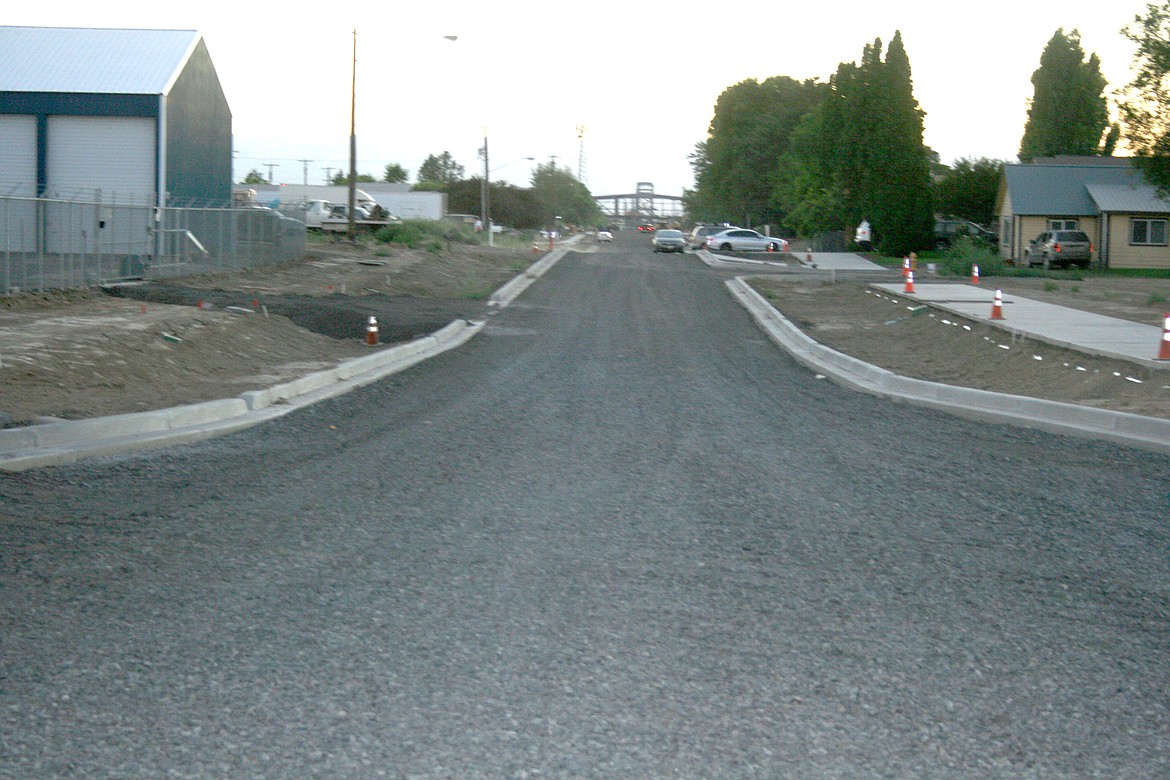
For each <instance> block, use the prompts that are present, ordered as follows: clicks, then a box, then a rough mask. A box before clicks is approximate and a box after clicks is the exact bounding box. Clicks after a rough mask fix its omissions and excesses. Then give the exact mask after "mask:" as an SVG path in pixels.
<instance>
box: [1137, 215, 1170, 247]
mask: <svg viewBox="0 0 1170 780" xmlns="http://www.w3.org/2000/svg"><path fill="white" fill-rule="evenodd" d="M1168 222H1170V220H1165V219H1139V218H1138V217H1133V218H1131V219H1130V220H1129V243H1130V244H1131V245H1137V246H1166V244H1167V240H1166V238H1167V231H1166V227H1167V223H1168Z"/></svg>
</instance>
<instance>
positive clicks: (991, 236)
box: [934, 219, 999, 249]
mask: <svg viewBox="0 0 1170 780" xmlns="http://www.w3.org/2000/svg"><path fill="white" fill-rule="evenodd" d="M960 236H970V237H971V238H974V239H978V240H980V241H986V242H987V243H989V244H991V245H992V246H998V245H999V235H998V234H997V233H996V232H995V231H993V230H988V229H987V228H985V227H983V226H982V225H978V224H976V223H974V222H971V221H970V220H966V219H936V220H935V222H934V244H935V248H936V249H946V248H948V247H949V246H950V245H951V244H953V243H954V242H955V239H957V238H959V237H960Z"/></svg>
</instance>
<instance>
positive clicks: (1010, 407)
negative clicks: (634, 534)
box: [726, 276, 1170, 454]
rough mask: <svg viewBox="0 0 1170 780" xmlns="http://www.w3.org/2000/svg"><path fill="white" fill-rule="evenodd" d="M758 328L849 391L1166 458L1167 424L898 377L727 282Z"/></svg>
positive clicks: (741, 284)
mask: <svg viewBox="0 0 1170 780" xmlns="http://www.w3.org/2000/svg"><path fill="white" fill-rule="evenodd" d="M726 284H727V287H728V289H729V290H730V291H731V294H732V295H733V296H734V297H735V298H736V300H738V301H739V303H740V304H741V305H742V306H743V307H744V308H746V309H747V310H748V312H749V313H750V314H751V315H752V317H753V318H754V319H755V320H756V323H757V324H758V325H759V326H760V328H761V329H763V331H764V332H765V333H766V334H767V335H768V337H769V338H771V339H772V341H773V342H775V343H776V344H778V345H779V346H781V347H783V348H784V349H785V350H787V351H788V352H789V353H791V354H792V356H793V357H794V358H796V360H797V361H799V362H800V363H802V364H804V365H805V366H807V367H809V368H812V369H814V370H816V371H818V372H820V373H823V374H825V375H826V376H828V377H830V378H831V379H833V381H835V382H837V383H838V384H841V385H843V386H845V387H848V388H850V389H853V390H859V391H861V392H864V393H870V394H872V395H876V396H879V397H882V398H888V399H891V400H895V401H904V402H906V403H910V404H914V405H917V406H926V407H930V408H933V409H941V410H943V411H947V412H951V413H953V414H958V415H961V416H963V417H970V418H974V419H980V420H991V421H995V422H1005V423H1009V424H1012V425H1020V426H1024V427H1028V428H1038V429H1041V430H1045V431H1051V432H1055V433H1063V434H1072V435H1076V436H1083V437H1086V438H1092V439H1103V440H1106V441H1112V442H1115V443H1118V444H1124V445H1127V446H1131V447H1139V448H1142V449H1146V450H1152V451H1154V452H1160V453H1164V454H1170V420H1166V419H1162V418H1159V417H1145V416H1143V415H1137V414H1127V413H1125V412H1114V411H1110V410H1108V409H1095V408H1092V407H1088V406H1078V405H1077V404H1068V403H1062V402H1059V401H1047V400H1043V399H1039V398H1028V397H1025V396H1018V395H1009V394H1006V393H994V392H991V391H988V390H976V389H973V388H969V387H956V386H954V385H945V384H941V383H938V382H928V381H926V380H922V379H911V378H909V377H904V376H900V375H898V374H895V373H893V372H891V371H887V370H886V369H884V368H879V367H877V366H874V365H871V364H869V363H865V362H862V361H860V360H857V359H856V358H852V357H849V356H848V355H845V354H842V353H841V352H837V351H835V350H832V349H829V348H828V347H826V346H824V345H823V344H821V343H819V342H817V341H814V340H813V339H811V338H809V337H808V336H807V335H806V334H805V333H804V332H803V331H801V330H800V329H799V328H797V327H796V326H795V325H793V324H792V323H791V322H790V321H789V320H788V319H786V318H785V317H784V315H782V314H781V313H780V312H779V311H777V310H776V309H775V308H773V307H772V305H771V304H770V303H768V301H767V300H766V299H765V298H764V297H763V296H762V295H760V293H758V292H756V290H754V289H753V288H752V287H751V286H750V285H749V284H748V283H747V281H745V279H744V277H742V276H741V277H736V278H735V279H731V280H729V281H727V282H726Z"/></svg>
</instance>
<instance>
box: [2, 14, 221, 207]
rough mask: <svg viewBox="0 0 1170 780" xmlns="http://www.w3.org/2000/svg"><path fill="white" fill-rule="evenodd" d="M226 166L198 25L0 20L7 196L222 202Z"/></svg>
mask: <svg viewBox="0 0 1170 780" xmlns="http://www.w3.org/2000/svg"><path fill="white" fill-rule="evenodd" d="M231 166H232V115H231V111H230V110H229V109H228V104H227V100H226V98H225V97H224V93H223V89H222V88H221V86H220V82H219V78H218V76H217V75H216V72H215V67H214V65H213V64H212V62H211V57H210V55H209V54H208V51H207V46H206V45H205V44H204V42H203V38H202V36H200V35H199V33H197V32H194V31H191V30H118V29H81V28H64V27H0V197H2V196H25V197H44V198H60V199H63V200H87V201H93V200H95V199H96V200H98V201H100V202H101V203H117V204H134V205H149V206H168V205H177V206H208V205H216V206H226V205H230V204H231V198H232V187H231V173H232V170H231Z"/></svg>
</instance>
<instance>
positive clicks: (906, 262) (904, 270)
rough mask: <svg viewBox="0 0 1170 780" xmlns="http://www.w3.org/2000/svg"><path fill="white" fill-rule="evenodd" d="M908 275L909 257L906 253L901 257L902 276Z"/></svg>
mask: <svg viewBox="0 0 1170 780" xmlns="http://www.w3.org/2000/svg"><path fill="white" fill-rule="evenodd" d="M909 275H910V257H909V255H907V256H906V257H903V258H902V276H904V277H905V276H909Z"/></svg>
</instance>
